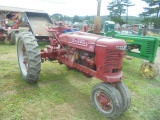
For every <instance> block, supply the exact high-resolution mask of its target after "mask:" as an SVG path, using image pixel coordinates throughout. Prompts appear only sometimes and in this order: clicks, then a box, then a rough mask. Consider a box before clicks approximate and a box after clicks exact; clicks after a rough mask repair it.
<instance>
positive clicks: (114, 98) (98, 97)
mask: <svg viewBox="0 0 160 120" xmlns="http://www.w3.org/2000/svg"><path fill="white" fill-rule="evenodd" d="M92 101H93V105H94V106H95V108H96V109H97V110H98V111H99V112H100V113H102V114H104V115H105V116H106V117H109V118H116V117H118V116H119V115H120V114H121V111H122V110H123V107H122V98H121V95H120V94H119V92H118V91H117V89H115V88H114V87H113V86H111V85H110V84H108V83H100V84H98V85H96V86H94V87H93V89H92Z"/></svg>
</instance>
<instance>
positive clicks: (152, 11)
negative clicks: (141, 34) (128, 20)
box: [139, 0, 160, 29]
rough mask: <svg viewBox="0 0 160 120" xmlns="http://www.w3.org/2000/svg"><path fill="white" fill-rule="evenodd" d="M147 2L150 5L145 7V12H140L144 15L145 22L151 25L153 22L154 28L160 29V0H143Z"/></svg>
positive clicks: (141, 15)
mask: <svg viewBox="0 0 160 120" xmlns="http://www.w3.org/2000/svg"><path fill="white" fill-rule="evenodd" d="M142 1H144V2H146V3H147V4H148V5H149V7H146V8H144V10H145V12H142V13H141V14H139V16H140V17H143V18H144V19H143V21H142V22H143V23H145V24H147V25H149V24H153V25H154V29H160V1H159V0H142Z"/></svg>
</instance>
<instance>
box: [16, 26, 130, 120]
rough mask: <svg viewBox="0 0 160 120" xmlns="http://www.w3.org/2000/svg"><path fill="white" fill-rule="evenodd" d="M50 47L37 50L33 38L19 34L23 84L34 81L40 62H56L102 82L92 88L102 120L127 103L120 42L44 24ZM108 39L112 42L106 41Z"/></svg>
mask: <svg viewBox="0 0 160 120" xmlns="http://www.w3.org/2000/svg"><path fill="white" fill-rule="evenodd" d="M45 29H46V31H48V32H50V33H52V35H51V36H49V40H50V45H48V46H47V48H45V49H44V50H41V51H39V46H38V44H37V39H36V38H35V36H34V35H33V34H32V33H30V32H23V33H21V34H20V35H19V38H18V45H17V54H18V60H19V67H20V71H21V73H22V76H23V78H24V80H25V81H27V82H37V81H38V79H39V75H40V71H41V63H42V62H44V61H46V60H48V61H55V60H56V61H58V62H59V64H65V65H66V66H67V67H68V68H69V69H73V70H74V69H76V70H79V71H81V72H82V73H83V74H84V75H85V76H86V77H96V78H98V79H100V80H102V81H103V82H102V83H99V84H97V85H96V86H94V87H93V89H92V95H91V96H92V97H91V98H92V102H93V105H94V106H95V108H96V109H97V110H98V111H99V112H100V113H102V114H104V115H105V116H106V117H109V118H116V117H118V116H120V115H121V114H122V113H123V112H125V111H126V110H127V109H128V108H129V106H130V104H131V95H130V92H129V89H128V87H127V86H126V85H125V84H124V83H123V82H121V80H122V62H123V57H124V54H125V51H124V50H125V47H126V42H125V41H124V40H120V39H115V38H109V37H105V36H99V35H94V34H90V33H86V32H81V31H73V30H72V29H69V28H67V27H64V26H62V25H58V26H57V27H53V26H51V25H49V26H48V25H45ZM110 39H112V40H110Z"/></svg>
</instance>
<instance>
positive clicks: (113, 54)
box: [104, 49, 121, 73]
mask: <svg viewBox="0 0 160 120" xmlns="http://www.w3.org/2000/svg"><path fill="white" fill-rule="evenodd" d="M120 62H121V56H120V50H107V49H106V51H105V64H104V65H105V66H104V73H115V72H119V71H120V68H119V65H120Z"/></svg>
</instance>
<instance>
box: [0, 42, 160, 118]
mask: <svg viewBox="0 0 160 120" xmlns="http://www.w3.org/2000/svg"><path fill="white" fill-rule="evenodd" d="M42 45H43V44H42ZM142 62H143V60H140V59H136V58H133V59H132V60H131V61H128V60H124V63H123V64H124V65H123V74H124V76H125V77H124V78H123V82H125V84H126V85H127V86H128V87H129V89H130V91H131V94H132V104H131V107H130V108H129V109H128V111H126V112H125V113H124V114H123V115H121V116H120V118H118V119H117V120H129V119H130V120H158V119H159V118H160V114H159V113H160V112H159V111H160V101H159V100H160V77H157V78H156V79H152V80H148V79H144V78H143V76H142V75H141V74H140V72H139V68H140V65H141V64H142ZM99 82H101V81H100V80H98V79H96V78H92V79H89V78H86V77H84V76H83V75H82V74H81V73H79V72H77V71H73V70H70V71H68V70H67V68H66V67H65V65H59V64H58V63H51V62H45V63H43V64H42V71H41V75H40V79H39V81H38V83H36V84H29V83H26V82H25V81H24V80H23V78H22V76H21V73H20V70H19V66H18V61H17V55H16V45H15V46H11V45H9V44H0V120H22V119H24V120H32V119H36V120H39V119H42V120H106V118H105V117H104V116H103V115H102V114H100V113H99V112H97V111H96V109H95V108H94V107H93V105H92V102H91V90H92V87H93V86H94V85H96V84H97V83H99Z"/></svg>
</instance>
